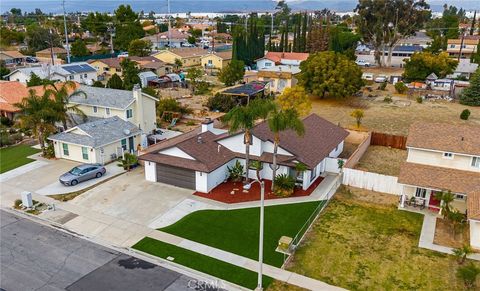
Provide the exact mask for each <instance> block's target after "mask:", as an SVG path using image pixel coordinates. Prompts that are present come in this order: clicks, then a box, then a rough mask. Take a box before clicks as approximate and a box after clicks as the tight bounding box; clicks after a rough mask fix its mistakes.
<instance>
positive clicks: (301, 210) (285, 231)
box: [160, 202, 324, 267]
mask: <svg viewBox="0 0 480 291" xmlns="http://www.w3.org/2000/svg"><path fill="white" fill-rule="evenodd" d="M320 203H324V202H308V203H297V204H290V205H279V206H268V207H265V239H264V262H265V263H266V264H269V265H272V266H277V267H279V266H281V265H282V264H283V254H280V253H277V252H275V249H276V247H277V245H278V240H279V239H280V237H281V236H289V237H292V238H293V237H294V236H295V235H296V234H297V232H298V231H299V230H300V229H301V227H302V226H303V224H304V223H305V221H306V220H307V219H308V218H309V217H310V215H311V214H312V213H313V211H314V210H315V209H316V208H317V207H318V206H319V204H320ZM259 219H260V213H259V208H246V209H239V210H203V211H197V212H194V213H192V214H190V215H187V216H186V217H184V218H183V219H181V220H180V221H178V222H177V223H175V224H173V225H170V226H167V227H165V228H161V229H160V230H161V231H164V232H168V233H171V234H174V235H177V236H180V237H183V238H186V239H189V240H192V241H196V242H199V243H202V244H205V245H209V246H212V247H215V248H218V249H222V250H225V251H228V252H231V253H234V254H237V255H240V256H244V257H247V258H250V259H253V260H257V259H258V237H259Z"/></svg>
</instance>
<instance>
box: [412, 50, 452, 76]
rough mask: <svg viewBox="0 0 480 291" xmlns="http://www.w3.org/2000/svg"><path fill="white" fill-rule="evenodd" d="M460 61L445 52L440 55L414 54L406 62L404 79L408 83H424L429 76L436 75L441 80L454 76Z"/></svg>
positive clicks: (428, 53)
mask: <svg viewBox="0 0 480 291" xmlns="http://www.w3.org/2000/svg"><path fill="white" fill-rule="evenodd" d="M457 65H458V61H457V60H455V59H452V58H450V57H449V55H448V53H446V52H443V53H440V54H438V55H436V54H432V53H430V52H420V53H414V54H413V55H412V56H411V57H410V59H407V60H405V71H404V73H403V77H404V79H406V80H407V81H409V82H411V81H424V80H425V78H427V76H428V75H430V74H431V73H435V75H437V76H438V77H440V78H444V77H445V76H446V75H448V74H452V73H453V72H454V71H455V68H456V67H457Z"/></svg>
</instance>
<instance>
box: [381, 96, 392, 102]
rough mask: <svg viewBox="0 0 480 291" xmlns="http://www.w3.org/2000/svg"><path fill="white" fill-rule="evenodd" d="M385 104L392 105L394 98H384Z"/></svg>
mask: <svg viewBox="0 0 480 291" xmlns="http://www.w3.org/2000/svg"><path fill="white" fill-rule="evenodd" d="M383 102H385V103H392V102H393V99H392V96H390V95H388V96H385V98H383Z"/></svg>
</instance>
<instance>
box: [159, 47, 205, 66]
mask: <svg viewBox="0 0 480 291" xmlns="http://www.w3.org/2000/svg"><path fill="white" fill-rule="evenodd" d="M207 54H208V51H207V50H204V49H203V48H198V47H191V48H171V49H167V50H163V51H159V52H158V53H155V54H154V55H153V56H154V57H156V58H157V59H159V60H161V61H163V62H165V63H168V64H171V65H175V60H176V59H179V60H180V61H182V64H183V66H184V67H193V66H200V65H201V64H202V57H203V56H205V55H207Z"/></svg>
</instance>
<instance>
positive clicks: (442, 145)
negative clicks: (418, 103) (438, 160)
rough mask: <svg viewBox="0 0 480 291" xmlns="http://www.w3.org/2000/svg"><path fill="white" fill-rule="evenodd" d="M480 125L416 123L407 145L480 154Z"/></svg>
mask: <svg viewBox="0 0 480 291" xmlns="http://www.w3.org/2000/svg"><path fill="white" fill-rule="evenodd" d="M479 132H480V126H473V125H453V124H446V123H420V122H418V123H414V124H413V125H412V126H411V127H410V130H409V133H408V138H407V147H413V148H422V149H432V150H437V151H445V152H453V153H459V154H470V155H480V134H479Z"/></svg>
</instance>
